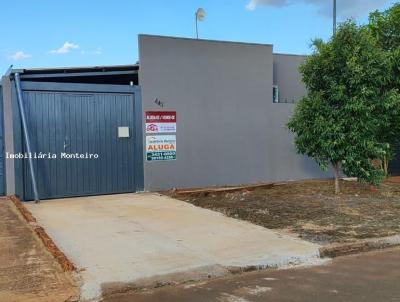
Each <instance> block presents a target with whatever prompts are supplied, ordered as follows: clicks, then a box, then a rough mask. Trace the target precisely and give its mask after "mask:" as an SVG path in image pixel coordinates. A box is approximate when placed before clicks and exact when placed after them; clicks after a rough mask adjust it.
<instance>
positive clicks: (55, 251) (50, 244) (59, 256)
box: [8, 195, 76, 272]
mask: <svg viewBox="0 0 400 302" xmlns="http://www.w3.org/2000/svg"><path fill="white" fill-rule="evenodd" d="M8 199H9V200H11V201H12V202H13V203H14V205H15V207H16V208H17V209H18V211H19V212H20V213H21V215H22V216H23V217H24V219H25V221H26V222H27V223H28V224H29V225H30V226H31V227H32V229H33V231H34V232H35V234H36V235H37V236H38V237H39V239H40V240H41V241H42V243H43V245H44V246H45V247H46V249H47V250H48V251H49V252H50V254H51V255H52V256H53V257H54V258H55V259H56V260H57V262H58V263H59V264H60V266H61V268H62V270H63V271H64V272H73V271H76V267H75V265H74V264H73V263H72V262H71V261H70V260H69V259H68V258H67V256H65V254H64V253H63V252H62V251H61V250H60V249H59V248H58V246H57V245H56V244H55V243H54V241H53V240H52V239H51V238H50V236H49V235H48V234H47V233H46V231H45V230H44V229H43V228H42V227H40V226H38V225H36V218H35V217H33V215H32V213H31V212H29V210H28V209H27V208H26V207H25V206H24V205H23V203H22V202H21V201H20V200H19V198H18V197H17V196H15V195H11V196H8Z"/></svg>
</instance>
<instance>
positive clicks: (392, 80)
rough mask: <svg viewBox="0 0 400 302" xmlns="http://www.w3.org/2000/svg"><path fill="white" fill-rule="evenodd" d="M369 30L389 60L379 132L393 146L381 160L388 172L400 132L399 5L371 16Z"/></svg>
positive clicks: (382, 138)
mask: <svg viewBox="0 0 400 302" xmlns="http://www.w3.org/2000/svg"><path fill="white" fill-rule="evenodd" d="M367 29H368V30H369V31H370V32H371V34H372V36H373V37H374V39H376V41H377V45H378V46H379V47H380V48H381V49H382V50H383V51H384V52H385V54H386V59H387V60H388V69H387V70H386V72H387V77H388V81H386V83H385V84H384V85H382V87H381V91H382V94H383V96H384V98H385V100H386V102H385V106H386V108H384V111H383V112H382V113H383V114H381V119H380V121H379V122H380V131H379V133H378V138H379V140H380V141H381V142H385V143H388V144H389V145H390V151H389V153H388V154H387V156H385V157H384V158H383V159H382V160H383V162H384V167H385V170H386V172H387V166H388V161H389V160H390V159H391V158H392V157H393V155H394V154H395V150H396V149H397V147H398V142H399V133H400V119H399V116H400V112H399V110H400V105H399V103H400V97H399V94H398V92H399V89H400V3H397V4H395V5H393V6H392V7H391V8H390V9H388V10H386V11H384V12H379V11H375V12H373V13H371V15H370V17H369V24H368V26H367ZM388 107H390V108H388Z"/></svg>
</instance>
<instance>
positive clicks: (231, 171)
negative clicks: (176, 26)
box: [139, 35, 324, 191]
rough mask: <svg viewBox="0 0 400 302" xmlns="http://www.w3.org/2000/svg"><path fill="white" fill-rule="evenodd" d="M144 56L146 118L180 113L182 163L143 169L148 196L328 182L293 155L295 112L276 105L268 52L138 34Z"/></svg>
mask: <svg viewBox="0 0 400 302" xmlns="http://www.w3.org/2000/svg"><path fill="white" fill-rule="evenodd" d="M139 57H140V73H139V83H140V85H141V87H142V101H143V112H145V111H149V110H164V111H169V110H170V111H176V112H177V160H176V161H164V162H145V163H144V176H145V179H144V181H145V190H150V191H151V190H160V189H169V188H174V187H177V188H185V187H203V186H220V185H236V184H249V183H256V182H266V181H276V180H291V179H304V178H315V177H321V176H324V174H323V173H322V172H321V171H320V170H319V168H318V167H317V165H316V164H315V163H314V162H313V161H311V160H309V159H307V158H305V157H303V156H299V155H297V154H296V152H295V149H294V145H293V138H292V135H291V134H290V133H289V132H288V130H287V129H286V128H285V124H286V122H287V120H288V117H289V115H290V114H291V112H292V110H293V105H292V104H273V102H272V85H273V69H274V68H273V65H274V56H273V54H272V46H271V45H258V44H244V43H231V42H218V41H205V40H192V39H179V38H170V37H158V36H147V35H141V36H140V37H139ZM278 65H279V64H278ZM279 68H280V67H279V66H278V70H279ZM286 68H287V67H286V65H285V66H284V68H283V69H284V70H286ZM293 72H297V71H296V70H293ZM285 73H286V72H285ZM278 81H279V75H278ZM291 87H292V86H290V85H289V88H288V92H287V93H288V95H289V93H292V88H291ZM294 87H295V86H294ZM293 89H297V88H293ZM294 92H296V93H297V90H293V93H294ZM155 99H158V100H159V101H161V102H162V103H163V106H164V107H162V108H161V107H160V106H159V105H157V104H156V103H155ZM144 136H145V135H144Z"/></svg>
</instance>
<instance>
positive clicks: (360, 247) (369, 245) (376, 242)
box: [319, 235, 400, 258]
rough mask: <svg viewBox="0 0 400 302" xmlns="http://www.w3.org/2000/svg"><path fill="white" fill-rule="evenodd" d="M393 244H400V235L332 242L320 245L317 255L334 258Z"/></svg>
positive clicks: (383, 247) (379, 248)
mask: <svg viewBox="0 0 400 302" xmlns="http://www.w3.org/2000/svg"><path fill="white" fill-rule="evenodd" d="M395 246H400V235H394V236H389V237H383V238H372V239H364V240H360V241H357V242H352V243H346V244H332V245H328V246H324V247H321V248H320V249H319V255H320V257H321V258H335V257H339V256H346V255H351V254H357V253H363V252H370V251H374V250H381V249H385V248H390V247H395Z"/></svg>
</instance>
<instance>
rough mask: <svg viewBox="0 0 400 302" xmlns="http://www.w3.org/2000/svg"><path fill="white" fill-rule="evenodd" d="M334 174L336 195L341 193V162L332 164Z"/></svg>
mask: <svg viewBox="0 0 400 302" xmlns="http://www.w3.org/2000/svg"><path fill="white" fill-rule="evenodd" d="M332 168H333V173H334V174H335V194H339V193H340V162H335V163H332Z"/></svg>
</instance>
